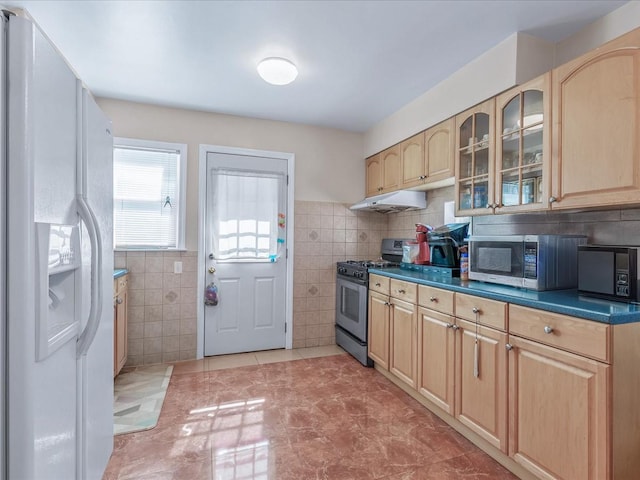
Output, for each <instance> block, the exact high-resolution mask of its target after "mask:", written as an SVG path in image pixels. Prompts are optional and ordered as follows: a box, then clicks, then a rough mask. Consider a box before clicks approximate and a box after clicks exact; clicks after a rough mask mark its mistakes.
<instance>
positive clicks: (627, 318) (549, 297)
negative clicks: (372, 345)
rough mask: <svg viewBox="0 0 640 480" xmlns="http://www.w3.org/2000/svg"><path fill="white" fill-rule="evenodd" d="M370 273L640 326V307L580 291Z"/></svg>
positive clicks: (391, 272)
mask: <svg viewBox="0 0 640 480" xmlns="http://www.w3.org/2000/svg"><path fill="white" fill-rule="evenodd" d="M369 272H370V273H375V274H376V275H382V276H385V277H391V278H397V279H399V280H406V281H409V282H415V283H419V284H422V285H429V286H432V287H439V288H443V289H445V290H452V291H454V292H460V293H467V294H469V295H476V296H478V297H484V298H490V299H492V300H499V301H502V302H508V303H513V304H514V305H522V306H525V307H531V308H537V309H539V310H546V311H548V312H555V313H561V314H563V315H570V316H573V317H578V318H585V319H587V320H594V321H596V322H602V323H612V324H619V323H632V322H640V305H638V304H633V303H623V302H610V301H607V300H600V299H597V298H589V297H585V296H582V295H578V291H577V290H575V289H574V290H549V291H546V292H537V291H535V290H527V289H524V288H516V287H507V286H503V285H495V284H492V283H484V282H476V281H473V280H464V281H463V280H460V279H459V278H442V277H439V276H435V275H429V274H425V273H422V272H417V271H412V270H405V269H401V268H385V269H380V270H378V269H375V268H372V269H369Z"/></svg>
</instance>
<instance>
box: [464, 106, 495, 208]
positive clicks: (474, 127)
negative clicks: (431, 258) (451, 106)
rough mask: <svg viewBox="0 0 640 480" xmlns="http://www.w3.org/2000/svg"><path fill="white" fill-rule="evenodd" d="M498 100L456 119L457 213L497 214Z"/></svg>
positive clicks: (477, 107)
mask: <svg viewBox="0 0 640 480" xmlns="http://www.w3.org/2000/svg"><path fill="white" fill-rule="evenodd" d="M494 112H495V98H491V99H489V100H487V101H486V102H484V103H481V104H479V105H476V106H475V107H473V108H471V109H469V110H467V111H466V112H463V113H461V114H459V115H457V116H456V144H455V145H456V148H455V151H456V152H455V153H456V161H455V174H456V187H455V192H456V212H457V214H458V215H459V216H464V215H474V214H488V213H493V209H494V208H495V206H496V205H495V204H494V203H493V198H494V196H493V190H494V182H493V179H494V160H495V135H494V134H495V121H494Z"/></svg>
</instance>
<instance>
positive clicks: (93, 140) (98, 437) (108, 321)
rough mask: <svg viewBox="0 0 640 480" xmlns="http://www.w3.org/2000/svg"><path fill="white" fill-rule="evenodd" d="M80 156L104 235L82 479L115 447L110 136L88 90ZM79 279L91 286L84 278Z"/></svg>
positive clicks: (85, 400)
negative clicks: (99, 302) (100, 293)
mask: <svg viewBox="0 0 640 480" xmlns="http://www.w3.org/2000/svg"><path fill="white" fill-rule="evenodd" d="M81 118H82V152H83V154H82V156H81V163H80V165H79V169H78V172H79V177H80V179H81V182H80V185H79V187H80V188H81V192H82V194H83V195H84V196H86V201H87V203H88V204H89V206H90V207H91V209H92V210H93V213H94V214H95V218H96V220H97V223H98V229H99V230H100V232H101V233H102V249H103V255H102V271H101V272H99V274H100V275H102V285H103V291H102V296H103V302H102V311H101V312H100V322H99V325H98V330H97V333H96V336H95V338H94V339H93V342H92V343H91V346H90V348H89V351H88V352H87V354H86V355H84V356H82V357H80V358H79V359H78V362H79V363H78V365H79V369H78V371H79V374H80V379H81V382H80V384H81V385H82V388H81V390H80V391H81V398H82V401H81V403H79V406H80V407H81V408H82V415H81V416H80V418H82V422H81V423H80V425H79V428H80V430H79V436H78V441H79V451H80V452H82V454H81V455H80V456H79V460H81V464H80V465H79V472H81V473H80V475H79V476H78V478H82V479H85V478H86V479H100V478H102V474H103V472H104V470H105V468H106V466H107V463H108V461H109V457H110V456H111V451H112V449H113V303H112V299H113V138H112V136H111V121H110V120H109V119H108V118H107V117H106V116H105V115H104V113H103V112H102V111H101V110H100V108H99V107H98V105H97V104H96V102H95V100H94V99H93V98H92V97H91V95H90V94H89V92H87V91H86V90H83V92H82V117H81ZM82 230H83V239H82V245H83V249H84V251H83V257H82V258H83V277H86V276H87V275H89V274H90V255H91V253H90V250H89V239H88V236H87V231H86V228H84V225H83V229H82ZM83 283H85V284H87V285H88V284H89V281H88V277H87V280H86V281H84V282H83ZM90 297H91V296H90V293H89V292H88V291H87V289H85V290H84V291H83V293H82V308H81V312H82V313H81V319H82V326H81V328H84V327H85V326H86V320H87V317H88V314H89V308H90V301H91V300H90Z"/></svg>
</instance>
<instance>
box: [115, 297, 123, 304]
mask: <svg viewBox="0 0 640 480" xmlns="http://www.w3.org/2000/svg"><path fill="white" fill-rule="evenodd" d="M116 303H117V304H118V305H122V299H121V298H120V297H118V298H116Z"/></svg>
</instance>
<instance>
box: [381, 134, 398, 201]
mask: <svg viewBox="0 0 640 480" xmlns="http://www.w3.org/2000/svg"><path fill="white" fill-rule="evenodd" d="M380 163H381V165H382V190H381V191H380V193H386V192H392V191H394V190H398V189H399V188H400V145H394V146H393V147H391V148H387V149H386V150H384V151H382V152H381V153H380Z"/></svg>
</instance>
